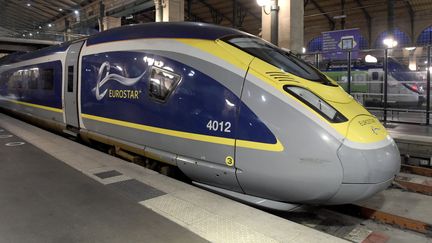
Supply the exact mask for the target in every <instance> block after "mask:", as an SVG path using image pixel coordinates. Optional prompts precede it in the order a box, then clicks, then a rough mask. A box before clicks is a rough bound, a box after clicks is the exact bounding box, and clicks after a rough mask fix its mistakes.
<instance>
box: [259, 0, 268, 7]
mask: <svg viewBox="0 0 432 243" xmlns="http://www.w3.org/2000/svg"><path fill="white" fill-rule="evenodd" d="M257 4H258V6H260V7H264V6H268V5H270V0H257Z"/></svg>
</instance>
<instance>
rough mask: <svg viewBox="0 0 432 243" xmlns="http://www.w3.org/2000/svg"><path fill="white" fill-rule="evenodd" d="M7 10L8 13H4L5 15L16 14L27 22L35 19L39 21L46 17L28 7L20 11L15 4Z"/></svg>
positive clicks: (36, 21) (35, 21)
mask: <svg viewBox="0 0 432 243" xmlns="http://www.w3.org/2000/svg"><path fill="white" fill-rule="evenodd" d="M5 12H6V14H5V15H4V16H5V17H6V16H8V17H10V16H16V17H18V18H20V19H22V20H23V21H26V22H31V21H33V22H34V23H38V22H41V21H43V20H44V19H45V18H44V17H42V16H41V15H36V14H34V13H33V12H32V11H29V10H28V9H25V8H24V10H22V11H19V10H17V9H16V8H15V7H14V6H10V7H9V8H8V9H7V10H6V11H5ZM23 15H24V16H23Z"/></svg>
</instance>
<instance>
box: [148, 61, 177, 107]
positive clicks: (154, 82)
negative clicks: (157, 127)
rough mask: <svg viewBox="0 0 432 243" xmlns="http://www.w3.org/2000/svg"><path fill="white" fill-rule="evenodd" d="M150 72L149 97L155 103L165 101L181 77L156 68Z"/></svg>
mask: <svg viewBox="0 0 432 243" xmlns="http://www.w3.org/2000/svg"><path fill="white" fill-rule="evenodd" d="M150 71H151V73H150V79H149V85H148V89H149V96H150V97H151V98H152V99H155V100H156V101H160V102H165V101H167V99H168V98H169V96H170V95H171V93H172V92H173V91H174V89H175V88H176V87H177V85H178V83H179V82H180V79H181V76H180V75H178V74H176V73H174V72H172V71H169V70H166V69H162V68H158V67H151V69H150Z"/></svg>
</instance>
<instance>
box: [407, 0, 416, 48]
mask: <svg viewBox="0 0 432 243" xmlns="http://www.w3.org/2000/svg"><path fill="white" fill-rule="evenodd" d="M404 3H405V6H406V8H407V9H408V14H409V16H410V32H411V33H410V37H411V41H412V42H413V43H415V42H416V40H414V38H415V36H414V17H415V12H414V9H413V7H412V5H411V3H410V2H409V1H408V0H405V1H404Z"/></svg>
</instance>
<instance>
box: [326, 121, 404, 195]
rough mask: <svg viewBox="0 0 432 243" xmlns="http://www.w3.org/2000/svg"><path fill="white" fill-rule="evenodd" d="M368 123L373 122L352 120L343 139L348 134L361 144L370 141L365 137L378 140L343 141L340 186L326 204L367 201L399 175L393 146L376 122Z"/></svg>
mask: <svg viewBox="0 0 432 243" xmlns="http://www.w3.org/2000/svg"><path fill="white" fill-rule="evenodd" d="M368 117H369V118H368ZM372 119H375V118H373V117H371V116H360V117H357V118H355V119H354V120H353V121H352V122H351V124H350V127H349V129H348V134H347V137H350V135H352V134H350V133H358V134H361V136H363V139H364V140H365V141H366V140H368V139H369V140H371V139H373V137H372V138H370V137H369V136H381V137H382V139H380V140H379V141H375V142H371V143H366V142H365V143H358V142H351V141H350V140H349V139H346V140H345V141H344V143H343V144H342V145H341V146H340V147H339V149H338V156H339V159H340V161H341V164H342V167H343V179H342V185H341V187H340V188H339V191H338V192H337V193H336V195H335V196H333V198H332V199H331V200H330V202H329V203H333V204H342V203H349V202H353V201H361V200H363V199H366V198H368V197H371V196H372V195H374V194H375V193H377V192H379V191H382V190H384V189H385V188H387V187H388V186H389V185H390V184H391V182H392V180H393V178H394V176H395V175H396V174H397V173H398V172H399V169H400V154H399V150H398V148H397V146H396V143H395V142H394V141H393V139H392V138H391V137H390V136H389V135H388V134H387V132H386V131H385V128H384V127H383V126H382V125H381V124H380V123H379V122H372ZM375 120H376V119H375ZM364 121H367V122H364ZM359 124H360V125H359ZM352 126H354V127H355V129H354V127H352ZM368 137H369V138H368Z"/></svg>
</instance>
